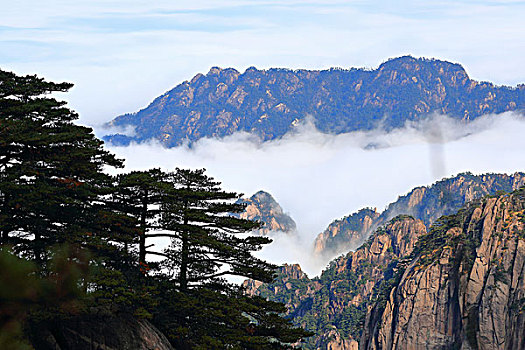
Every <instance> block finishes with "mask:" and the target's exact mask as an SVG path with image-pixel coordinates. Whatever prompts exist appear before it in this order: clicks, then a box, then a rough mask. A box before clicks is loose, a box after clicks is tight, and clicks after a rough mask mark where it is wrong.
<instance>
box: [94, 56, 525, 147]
mask: <svg viewBox="0 0 525 350" xmlns="http://www.w3.org/2000/svg"><path fill="white" fill-rule="evenodd" d="M524 107H525V85H523V84H522V85H518V86H517V87H508V86H495V85H493V84H492V83H489V82H478V81H475V80H472V79H470V78H469V76H468V74H467V72H466V71H465V69H464V68H463V67H462V66H461V65H460V64H457V63H450V62H446V61H441V60H436V59H425V58H414V57H411V56H404V57H399V58H395V59H390V60H388V61H386V62H385V63H383V64H381V65H380V66H379V67H378V68H377V69H363V68H351V69H340V68H332V69H329V70H322V71H317V70H304V69H300V70H290V69H281V68H273V69H268V70H258V69H256V68H253V67H252V68H249V69H247V70H246V71H245V72H244V73H240V72H238V71H237V70H235V69H233V68H227V69H221V68H217V67H214V68H212V69H211V70H210V71H209V72H208V73H207V74H206V75H203V74H197V75H195V76H194V77H193V78H192V79H191V80H190V81H185V82H183V83H181V84H179V85H177V86H176V87H175V88H173V89H172V90H170V91H168V92H166V93H165V94H163V95H162V96H159V97H157V98H156V99H155V100H154V101H153V102H152V103H151V104H150V105H149V106H147V107H146V108H144V109H142V110H140V111H138V112H136V113H130V114H125V115H121V116H118V117H116V118H115V119H114V120H112V121H111V122H109V123H108V124H107V127H109V128H110V130H127V131H128V132H125V133H118V132H117V133H114V134H110V135H107V136H106V137H105V138H104V139H105V140H106V141H108V142H111V143H113V144H116V145H126V144H128V143H130V142H132V141H135V142H143V141H146V140H150V139H153V140H157V141H159V142H161V143H162V144H163V145H165V146H167V147H173V146H177V145H180V144H182V143H184V142H189V143H191V142H194V141H197V140H199V139H200V138H204V137H218V138H221V137H224V136H228V135H232V134H233V133H235V132H239V131H244V132H248V133H251V134H253V135H256V136H257V137H259V138H260V139H262V140H273V139H276V138H279V137H281V136H283V135H284V134H286V133H288V132H290V131H292V130H294V128H295V127H296V126H297V125H299V124H300V123H301V122H303V121H304V120H305V119H306V118H307V117H310V118H311V119H312V120H313V122H314V124H315V126H316V127H317V129H319V130H320V131H322V132H326V133H335V134H339V133H346V132H350V131H355V130H370V129H373V128H375V127H383V128H385V129H391V128H396V127H400V126H402V125H404V123H405V122H406V121H407V120H418V119H421V118H424V117H426V116H428V115H430V114H432V113H438V114H446V115H448V116H450V117H452V118H456V119H460V120H473V119H475V118H477V117H479V116H481V115H484V114H489V113H501V112H505V111H521V110H523V109H524ZM130 130H133V131H132V132H130ZM113 132H114V131H113Z"/></svg>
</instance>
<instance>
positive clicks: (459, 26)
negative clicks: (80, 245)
mask: <svg viewBox="0 0 525 350" xmlns="http://www.w3.org/2000/svg"><path fill="white" fill-rule="evenodd" d="M3 1H5V4H3V6H2V12H1V13H0V45H1V48H2V49H1V50H0V67H1V68H2V69H7V70H14V71H16V72H18V73H27V74H29V73H37V74H41V75H43V76H45V77H47V78H49V79H52V80H65V81H70V82H73V83H75V88H74V89H73V90H72V91H71V92H70V93H68V94H67V95H65V96H64V98H66V99H67V100H68V101H69V102H70V104H71V106H72V107H73V108H74V109H76V110H77V111H78V112H79V113H80V115H81V120H82V122H84V123H88V124H97V123H102V122H104V121H108V120H110V119H112V118H113V117H114V116H116V115H118V114H121V113H125V112H132V111H136V110H138V109H139V108H142V107H144V106H145V105H147V104H148V103H149V102H150V101H151V100H153V98H154V97H156V96H158V95H160V94H162V93H163V92H165V91H166V90H168V89H170V88H171V87H173V86H175V85H176V84H178V83H180V82H182V81H183V80H188V79H191V77H192V76H193V75H195V74H196V73H198V72H203V73H206V72H207V71H208V70H209V68H210V67H212V66H221V67H234V68H236V69H238V70H241V71H242V70H244V69H245V68H247V67H249V66H256V67H258V68H269V67H288V68H310V69H323V68H329V67H332V66H338V67H352V66H357V67H376V66H377V65H378V64H380V63H381V62H383V61H385V60H386V59H387V58H389V57H394V56H399V55H404V54H412V55H415V56H425V57H435V58H442V59H447V60H451V61H454V62H459V63H462V64H463V65H464V66H465V68H466V69H467V71H468V72H469V74H470V75H471V76H472V77H473V78H475V79H479V80H489V81H493V82H495V83H497V84H509V85H516V84H518V83H523V82H525V67H524V65H523V57H525V24H524V22H523V18H525V2H524V1H432V2H430V1H416V0H405V1H329V0H328V1H315V0H311V1H304V0H303V1H293V0H290V1H285V0H266V1H264V0H249V1H245V0H231V1H223V0H213V1H203V0H193V1H185V0H182V1H181V0H176V1H174V0H171V1H166V0H152V1H130V0H126V1H124V0H112V1H108V0H90V1H74V2H72V1H64V0H53V1H45V0H40V1H35V0H26V1H20V2H14V1H6V0H3Z"/></svg>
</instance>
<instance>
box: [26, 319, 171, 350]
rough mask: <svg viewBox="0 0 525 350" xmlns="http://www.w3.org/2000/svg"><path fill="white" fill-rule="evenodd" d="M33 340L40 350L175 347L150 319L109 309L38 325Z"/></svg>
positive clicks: (147, 349)
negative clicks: (110, 311)
mask: <svg viewBox="0 0 525 350" xmlns="http://www.w3.org/2000/svg"><path fill="white" fill-rule="evenodd" d="M31 341H32V345H33V347H34V348H35V349H36V350H49V349H53V350H69V349H75V350H92V349H107V350H111V349H134V350H173V347H172V346H171V344H170V343H169V341H168V340H167V339H166V337H165V336H164V334H162V333H161V332H160V331H159V330H158V329H157V328H155V327H154V326H153V325H152V324H151V323H150V322H148V321H147V320H137V319H135V318H133V317H131V316H124V315H120V316H115V315H114V314H111V313H108V312H100V313H98V314H93V315H82V316H76V317H72V318H70V319H67V320H62V321H58V320H57V321H54V322H46V323H45V324H39V325H34V326H33V327H32V328H31Z"/></svg>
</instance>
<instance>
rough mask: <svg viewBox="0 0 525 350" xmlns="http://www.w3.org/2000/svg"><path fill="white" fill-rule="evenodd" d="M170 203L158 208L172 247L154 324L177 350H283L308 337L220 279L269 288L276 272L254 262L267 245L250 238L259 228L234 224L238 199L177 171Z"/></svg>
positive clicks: (203, 178)
mask: <svg viewBox="0 0 525 350" xmlns="http://www.w3.org/2000/svg"><path fill="white" fill-rule="evenodd" d="M169 181H171V183H172V184H173V188H172V190H171V191H172V195H171V196H169V197H167V201H166V202H164V203H163V204H162V206H161V215H162V217H161V220H160V223H161V226H162V228H163V229H164V230H168V232H170V233H169V236H170V237H171V238H172V244H171V246H170V247H169V248H167V249H166V250H165V251H164V253H163V254H162V255H163V256H164V257H165V258H166V259H165V260H164V263H163V265H164V266H165V267H166V268H167V269H168V271H169V273H168V280H167V281H165V282H164V283H162V282H161V287H160V288H161V290H162V291H161V293H160V294H161V295H163V298H162V299H161V300H159V307H158V308H157V312H155V313H154V321H155V323H156V324H157V325H158V326H159V327H160V328H161V329H163V330H164V331H166V332H168V334H170V333H169V332H170V331H171V332H173V330H174V329H175V330H176V331H175V332H173V333H172V334H171V339H172V340H173V342H174V343H175V344H174V345H175V346H176V347H177V348H180V349H186V348H187V349H190V348H191V349H193V348H195V349H198V348H202V349H208V348H210V349H213V348H217V349H221V348H232V349H285V348H287V347H288V346H290V343H294V342H297V341H298V340H299V339H301V338H302V337H305V336H309V335H310V334H309V333H307V332H305V331H304V330H302V329H299V328H294V327H293V326H292V324H291V323H290V322H289V321H288V320H286V319H283V318H282V317H281V316H280V315H281V314H282V313H284V312H285V308H284V306H283V305H282V304H279V303H272V302H269V301H266V300H264V299H262V298H258V297H255V298H252V297H248V296H246V295H245V294H244V290H243V289H242V287H240V286H238V285H235V284H232V283H228V282H227V280H226V279H225V277H226V276H240V277H244V278H253V279H256V280H260V281H264V282H270V281H272V279H273V277H274V271H275V268H276V266H274V265H272V264H269V263H267V262H265V261H263V260H261V259H258V258H256V257H255V256H253V252H255V251H257V250H259V249H261V248H262V246H263V245H264V244H267V243H269V242H271V240H270V239H269V238H268V237H262V236H250V235H249V232H250V231H251V230H253V229H255V228H257V227H259V223H256V222H253V221H249V220H245V219H240V218H237V217H234V216H233V215H232V214H233V213H239V212H241V211H243V210H244V205H243V204H238V203H237V200H238V199H239V198H240V197H241V195H240V194H237V193H235V192H227V191H224V190H222V189H221V187H220V183H219V182H216V181H214V179H213V178H211V177H208V176H207V175H205V173H204V169H201V170H186V169H176V171H175V172H174V173H172V174H171V177H170V178H169Z"/></svg>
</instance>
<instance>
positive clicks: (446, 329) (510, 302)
mask: <svg viewBox="0 0 525 350" xmlns="http://www.w3.org/2000/svg"><path fill="white" fill-rule="evenodd" d="M389 285H390V286H391V288H389V289H387V290H385V293H383V294H382V295H381V296H380V297H379V299H378V301H377V302H376V303H375V305H374V307H373V309H372V310H371V312H370V313H369V314H368V316H367V322H366V327H365V332H364V334H363V337H362V341H361V343H360V346H361V348H362V349H428V348H432V349H525V188H522V189H520V190H518V191H516V192H514V193H512V194H510V195H502V196H499V197H495V198H486V199H484V200H483V201H481V202H479V203H476V204H475V205H474V204H473V205H471V206H469V207H467V208H466V209H463V210H461V211H460V212H459V213H458V214H456V215H453V216H449V217H444V218H442V219H440V221H439V222H438V223H436V224H435V225H434V226H433V227H432V229H431V230H430V233H429V234H428V235H425V236H422V237H421V238H420V241H419V242H418V244H417V245H416V247H415V248H414V251H413V252H412V254H411V257H410V259H408V260H407V261H406V262H405V263H403V264H400V265H399V270H398V271H397V273H396V274H395V275H394V276H393V277H392V278H391V280H390V282H389Z"/></svg>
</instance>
